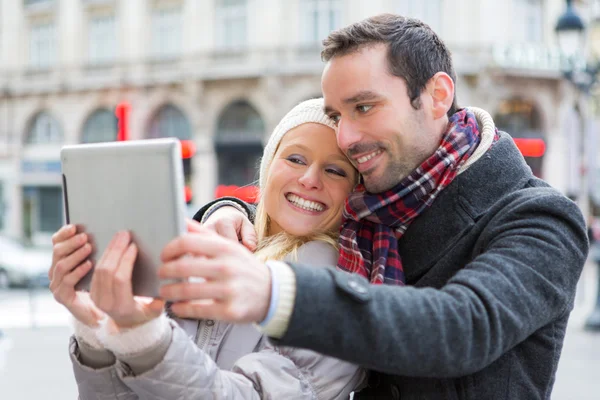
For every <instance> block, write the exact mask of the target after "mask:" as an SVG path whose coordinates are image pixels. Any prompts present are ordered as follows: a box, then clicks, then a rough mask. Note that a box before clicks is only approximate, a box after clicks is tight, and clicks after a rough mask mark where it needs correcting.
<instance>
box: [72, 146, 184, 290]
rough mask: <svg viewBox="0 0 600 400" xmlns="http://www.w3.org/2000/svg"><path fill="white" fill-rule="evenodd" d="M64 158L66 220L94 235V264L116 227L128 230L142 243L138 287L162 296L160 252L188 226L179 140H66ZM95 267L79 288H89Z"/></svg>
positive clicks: (135, 273)
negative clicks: (106, 141)
mask: <svg viewBox="0 0 600 400" xmlns="http://www.w3.org/2000/svg"><path fill="white" fill-rule="evenodd" d="M61 163H62V173H63V194H64V201H65V215H66V220H67V223H70V224H74V225H76V226H77V231H78V232H86V233H87V234H88V235H89V237H90V239H91V240H90V241H91V243H92V246H93V252H92V256H91V261H92V263H93V265H95V263H96V261H97V260H98V259H100V257H101V255H102V253H103V252H104V250H105V249H106V247H107V246H108V244H109V242H110V241H111V239H112V237H113V236H114V235H115V233H117V232H118V231H120V230H129V231H130V232H131V233H132V236H133V241H134V242H135V243H136V245H137V246H138V257H137V261H136V264H135V266H134V270H133V292H134V294H135V295H140V296H149V297H158V290H159V287H160V285H161V284H163V283H164V282H160V281H159V279H158V277H157V275H156V271H157V269H158V267H159V266H160V264H161V261H160V253H161V251H162V249H163V248H164V247H165V245H166V244H167V243H168V242H169V241H171V240H172V239H174V238H175V237H177V236H178V235H180V234H182V233H184V232H185V230H186V224H185V216H186V205H185V198H184V178H183V166H182V161H181V144H180V142H179V140H178V139H175V138H168V139H150V140H137V141H128V142H108V143H96V144H81V145H71V146H65V147H63V148H62V150H61ZM92 273H93V269H92V271H90V272H89V273H88V274H87V275H86V276H85V277H84V278H83V279H82V280H81V281H80V282H79V284H78V285H77V289H80V290H88V289H89V284H90V281H91V277H92Z"/></svg>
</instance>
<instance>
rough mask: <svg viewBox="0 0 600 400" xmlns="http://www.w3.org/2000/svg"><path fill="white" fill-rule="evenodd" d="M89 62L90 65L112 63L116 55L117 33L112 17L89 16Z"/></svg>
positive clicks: (113, 17)
mask: <svg viewBox="0 0 600 400" xmlns="http://www.w3.org/2000/svg"><path fill="white" fill-rule="evenodd" d="M89 24H90V25H89V48H88V54H89V60H90V63H92V64H102V63H109V62H111V61H114V59H115V57H116V54H117V32H116V27H115V16H114V15H101V16H100V15H96V16H90V22H89Z"/></svg>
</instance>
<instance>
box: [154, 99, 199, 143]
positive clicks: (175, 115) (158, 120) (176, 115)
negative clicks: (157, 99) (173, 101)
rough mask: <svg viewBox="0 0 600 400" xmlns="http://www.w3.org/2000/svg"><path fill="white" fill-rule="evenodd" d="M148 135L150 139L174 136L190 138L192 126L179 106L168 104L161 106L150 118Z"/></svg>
mask: <svg viewBox="0 0 600 400" xmlns="http://www.w3.org/2000/svg"><path fill="white" fill-rule="evenodd" d="M149 137H150V138H152V139H155V138H161V137H176V138H178V139H180V140H190V139H192V128H191V127H190V123H189V121H188V119H187V118H186V117H185V115H183V113H182V112H181V111H180V110H179V108H177V107H175V106H172V105H170V104H168V105H166V106H163V107H161V109H160V110H158V112H157V113H156V115H155V116H154V118H152V121H151V122H150V134H149Z"/></svg>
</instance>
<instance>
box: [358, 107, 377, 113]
mask: <svg viewBox="0 0 600 400" xmlns="http://www.w3.org/2000/svg"><path fill="white" fill-rule="evenodd" d="M371 108H373V106H370V105H360V106H356V109H357V110H358V111H360V112H361V113H363V114H364V113H366V112H369V110H371Z"/></svg>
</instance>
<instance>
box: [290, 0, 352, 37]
mask: <svg viewBox="0 0 600 400" xmlns="http://www.w3.org/2000/svg"><path fill="white" fill-rule="evenodd" d="M300 7H301V10H300V15H301V16H302V20H301V24H300V29H301V37H302V42H303V43H304V44H317V43H320V42H321V41H322V40H323V39H325V38H326V37H327V35H329V33H330V32H331V31H333V30H335V29H337V28H339V27H340V26H341V23H342V2H341V0H301V3H300Z"/></svg>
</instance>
